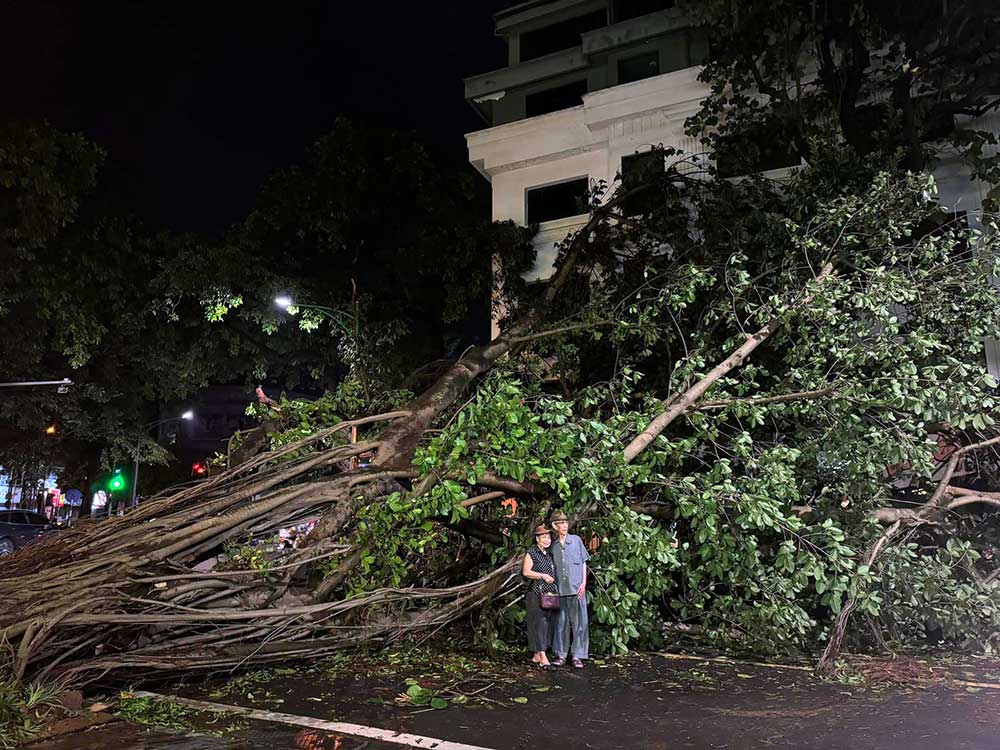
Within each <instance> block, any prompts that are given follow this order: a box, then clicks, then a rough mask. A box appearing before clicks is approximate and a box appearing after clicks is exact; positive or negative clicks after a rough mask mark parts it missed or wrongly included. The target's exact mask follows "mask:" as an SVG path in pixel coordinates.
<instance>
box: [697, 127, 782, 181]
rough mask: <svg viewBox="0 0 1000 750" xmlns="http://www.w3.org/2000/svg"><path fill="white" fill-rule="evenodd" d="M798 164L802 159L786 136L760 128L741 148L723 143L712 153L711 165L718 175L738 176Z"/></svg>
mask: <svg viewBox="0 0 1000 750" xmlns="http://www.w3.org/2000/svg"><path fill="white" fill-rule="evenodd" d="M801 163H802V158H801V157H800V156H799V152H798V150H797V149H796V148H795V145H794V144H793V143H792V142H791V140H790V139H787V138H785V137H783V134H782V133H780V132H777V131H775V132H771V133H768V132H765V131H761V132H760V133H758V135H757V137H756V138H754V139H753V142H752V143H751V144H749V145H747V147H746V148H744V149H742V150H739V151H738V150H736V149H735V148H734V147H733V146H732V145H730V144H727V148H725V149H724V150H723V151H719V152H716V162H715V166H716V169H717V170H718V172H719V177H741V176H743V175H748V174H753V173H755V172H768V171H770V170H772V169H787V168H789V167H797V166H799V165H800V164H801Z"/></svg>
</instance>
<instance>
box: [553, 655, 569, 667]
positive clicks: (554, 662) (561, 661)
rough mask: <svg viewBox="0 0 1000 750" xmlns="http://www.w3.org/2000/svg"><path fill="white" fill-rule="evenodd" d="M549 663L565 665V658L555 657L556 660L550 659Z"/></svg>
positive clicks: (557, 665) (554, 665) (555, 665)
mask: <svg viewBox="0 0 1000 750" xmlns="http://www.w3.org/2000/svg"><path fill="white" fill-rule="evenodd" d="M549 663H550V664H551V665H552V666H553V667H562V666H565V664H566V660H565V659H563V658H562V657H559V658H558V659H556V660H554V661H552V662H549Z"/></svg>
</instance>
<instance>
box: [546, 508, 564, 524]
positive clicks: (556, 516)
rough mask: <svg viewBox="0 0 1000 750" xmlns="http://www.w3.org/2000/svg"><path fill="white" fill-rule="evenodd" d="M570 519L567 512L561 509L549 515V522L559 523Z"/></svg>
mask: <svg viewBox="0 0 1000 750" xmlns="http://www.w3.org/2000/svg"><path fill="white" fill-rule="evenodd" d="M568 520H569V518H567V517H566V514H565V513H563V512H562V511H561V510H557V511H556V512H555V513H553V514H552V515H551V516H550V517H549V522H551V523H558V522H559V521H568Z"/></svg>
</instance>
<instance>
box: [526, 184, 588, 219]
mask: <svg viewBox="0 0 1000 750" xmlns="http://www.w3.org/2000/svg"><path fill="white" fill-rule="evenodd" d="M589 196H590V181H589V179H588V178H586V177H581V178H579V179H577V180H569V181H568V182H560V183H558V184H556V185H547V186H545V187H538V188H531V189H530V190H528V215H527V219H528V221H527V223H528V224H540V223H542V222H543V221H555V220H556V219H565V218H566V217H567V216H577V215H579V214H585V213H587V199H588V198H589Z"/></svg>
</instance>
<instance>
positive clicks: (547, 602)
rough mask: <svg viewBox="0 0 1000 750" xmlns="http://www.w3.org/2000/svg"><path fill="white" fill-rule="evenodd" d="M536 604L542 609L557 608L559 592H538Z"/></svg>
mask: <svg viewBox="0 0 1000 750" xmlns="http://www.w3.org/2000/svg"><path fill="white" fill-rule="evenodd" d="M538 606H539V607H541V608H542V609H559V594H542V593H539V594H538Z"/></svg>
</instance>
